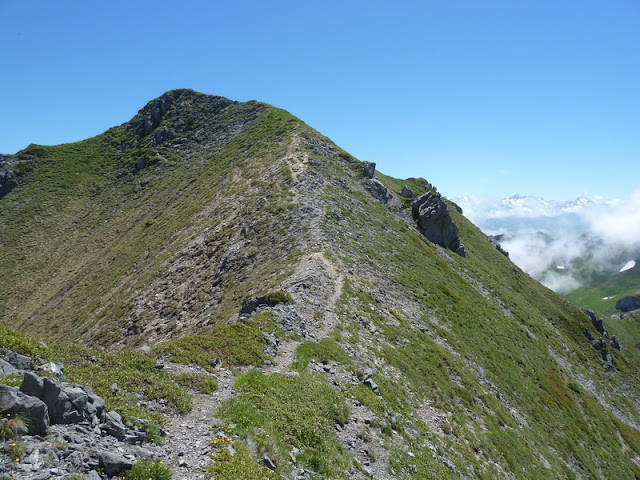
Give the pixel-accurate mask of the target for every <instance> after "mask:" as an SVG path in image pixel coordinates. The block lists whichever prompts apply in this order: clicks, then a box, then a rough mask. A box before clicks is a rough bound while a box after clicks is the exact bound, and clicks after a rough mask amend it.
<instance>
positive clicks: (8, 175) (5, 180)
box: [0, 170, 18, 198]
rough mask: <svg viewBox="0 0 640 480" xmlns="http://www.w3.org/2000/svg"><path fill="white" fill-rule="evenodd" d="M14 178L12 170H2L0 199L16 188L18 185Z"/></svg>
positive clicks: (0, 173)
mask: <svg viewBox="0 0 640 480" xmlns="http://www.w3.org/2000/svg"><path fill="white" fill-rule="evenodd" d="M16 178H17V175H16V172H14V171H13V170H4V171H2V172H0V198H2V197H4V196H5V195H6V194H8V193H9V192H10V191H11V190H13V189H14V188H15V187H16V185H17V184H18V181H17V180H16Z"/></svg>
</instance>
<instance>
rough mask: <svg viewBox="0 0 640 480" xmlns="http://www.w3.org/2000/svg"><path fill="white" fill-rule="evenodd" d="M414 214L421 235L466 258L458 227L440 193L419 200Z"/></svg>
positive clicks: (414, 205) (424, 196) (415, 203)
mask: <svg viewBox="0 0 640 480" xmlns="http://www.w3.org/2000/svg"><path fill="white" fill-rule="evenodd" d="M412 214H413V218H414V219H415V220H416V221H417V222H418V228H419V230H420V233H422V234H423V235H424V236H425V237H427V239H428V240H429V241H430V242H433V243H435V244H438V245H441V246H443V247H445V248H448V249H449V250H451V251H452V252H455V253H457V254H458V255H460V256H461V257H464V256H466V253H465V250H464V245H463V244H462V242H461V241H460V237H459V236H458V226H457V225H456V223H455V222H454V221H453V219H452V218H451V214H450V212H449V207H447V204H446V202H445V201H444V199H443V198H442V196H441V195H440V194H439V193H437V192H434V191H430V192H427V193H425V194H424V195H422V196H421V197H420V198H418V200H416V201H415V202H414V204H413V208H412Z"/></svg>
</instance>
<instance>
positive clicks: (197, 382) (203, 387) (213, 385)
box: [172, 373, 218, 395]
mask: <svg viewBox="0 0 640 480" xmlns="http://www.w3.org/2000/svg"><path fill="white" fill-rule="evenodd" d="M172 378H173V380H174V381H175V382H176V383H177V384H178V385H180V386H182V387H185V388H192V389H194V390H198V391H199V392H202V393H206V394H208V395H211V394H212V393H213V392H215V391H216V390H218V380H217V379H216V377H214V376H213V375H206V374H202V373H177V374H174V375H172Z"/></svg>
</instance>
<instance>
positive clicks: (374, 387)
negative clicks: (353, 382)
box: [362, 378, 378, 395]
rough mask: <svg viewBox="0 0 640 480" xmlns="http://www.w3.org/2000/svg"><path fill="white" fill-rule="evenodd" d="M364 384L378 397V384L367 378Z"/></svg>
mask: <svg viewBox="0 0 640 480" xmlns="http://www.w3.org/2000/svg"><path fill="white" fill-rule="evenodd" d="M362 383H364V384H365V385H366V386H367V387H369V388H370V389H371V390H373V393H375V394H376V395H378V384H377V383H376V382H374V381H373V380H372V379H371V378H367V379H366V380H365V381H364V382H362Z"/></svg>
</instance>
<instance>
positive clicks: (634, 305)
mask: <svg viewBox="0 0 640 480" xmlns="http://www.w3.org/2000/svg"><path fill="white" fill-rule="evenodd" d="M616 309H617V310H621V311H623V312H631V311H633V310H640V296H638V295H637V296H633V297H624V298H621V299H620V300H618V301H617V302H616Z"/></svg>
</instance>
